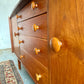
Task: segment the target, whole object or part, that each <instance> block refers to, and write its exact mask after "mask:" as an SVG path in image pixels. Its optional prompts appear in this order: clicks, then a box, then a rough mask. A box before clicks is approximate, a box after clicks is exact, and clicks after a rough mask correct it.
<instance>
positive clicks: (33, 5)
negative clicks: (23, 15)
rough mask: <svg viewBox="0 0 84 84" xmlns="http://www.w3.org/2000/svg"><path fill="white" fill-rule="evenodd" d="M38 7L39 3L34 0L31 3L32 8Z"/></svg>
mask: <svg viewBox="0 0 84 84" xmlns="http://www.w3.org/2000/svg"><path fill="white" fill-rule="evenodd" d="M37 7H38V4H36V3H35V2H34V1H32V3H31V8H32V9H35V8H37Z"/></svg>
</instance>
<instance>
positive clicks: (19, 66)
mask: <svg viewBox="0 0 84 84" xmlns="http://www.w3.org/2000/svg"><path fill="white" fill-rule="evenodd" d="M18 68H19V69H20V70H21V62H20V61H19V60H18Z"/></svg>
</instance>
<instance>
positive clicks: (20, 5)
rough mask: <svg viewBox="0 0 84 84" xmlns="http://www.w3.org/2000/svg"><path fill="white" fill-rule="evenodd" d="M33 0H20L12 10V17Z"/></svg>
mask: <svg viewBox="0 0 84 84" xmlns="http://www.w3.org/2000/svg"><path fill="white" fill-rule="evenodd" d="M30 1H31V0H20V1H19V2H18V4H17V5H16V6H15V8H14V10H13V11H12V14H11V15H10V18H12V17H13V16H15V15H16V14H17V13H18V12H19V11H20V10H21V9H22V8H23V7H24V6H25V5H27V4H28V3H29V2H30Z"/></svg>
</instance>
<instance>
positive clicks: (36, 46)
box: [19, 35, 48, 67]
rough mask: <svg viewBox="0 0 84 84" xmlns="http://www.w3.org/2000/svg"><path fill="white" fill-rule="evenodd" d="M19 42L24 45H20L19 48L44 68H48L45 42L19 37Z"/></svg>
mask: <svg viewBox="0 0 84 84" xmlns="http://www.w3.org/2000/svg"><path fill="white" fill-rule="evenodd" d="M19 40H20V41H24V43H21V44H20V48H22V49H24V50H25V51H26V52H28V53H29V54H30V55H31V56H32V57H34V58H35V59H36V60H38V61H39V62H40V63H42V64H43V65H44V66H45V67H48V53H47V52H48V49H47V40H42V39H39V38H34V37H28V36H21V35H20V37H19Z"/></svg>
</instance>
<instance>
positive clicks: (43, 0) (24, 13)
mask: <svg viewBox="0 0 84 84" xmlns="http://www.w3.org/2000/svg"><path fill="white" fill-rule="evenodd" d="M33 2H34V3H35V4H34V3H33V5H38V6H37V7H36V8H34V9H33V8H32V1H31V2H30V3H28V5H26V6H25V7H24V8H23V9H22V10H21V11H20V12H19V13H18V14H17V15H18V16H21V17H19V18H18V22H19V21H22V20H25V19H28V18H31V17H34V16H36V15H39V14H42V13H45V12H47V0H33Z"/></svg>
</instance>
